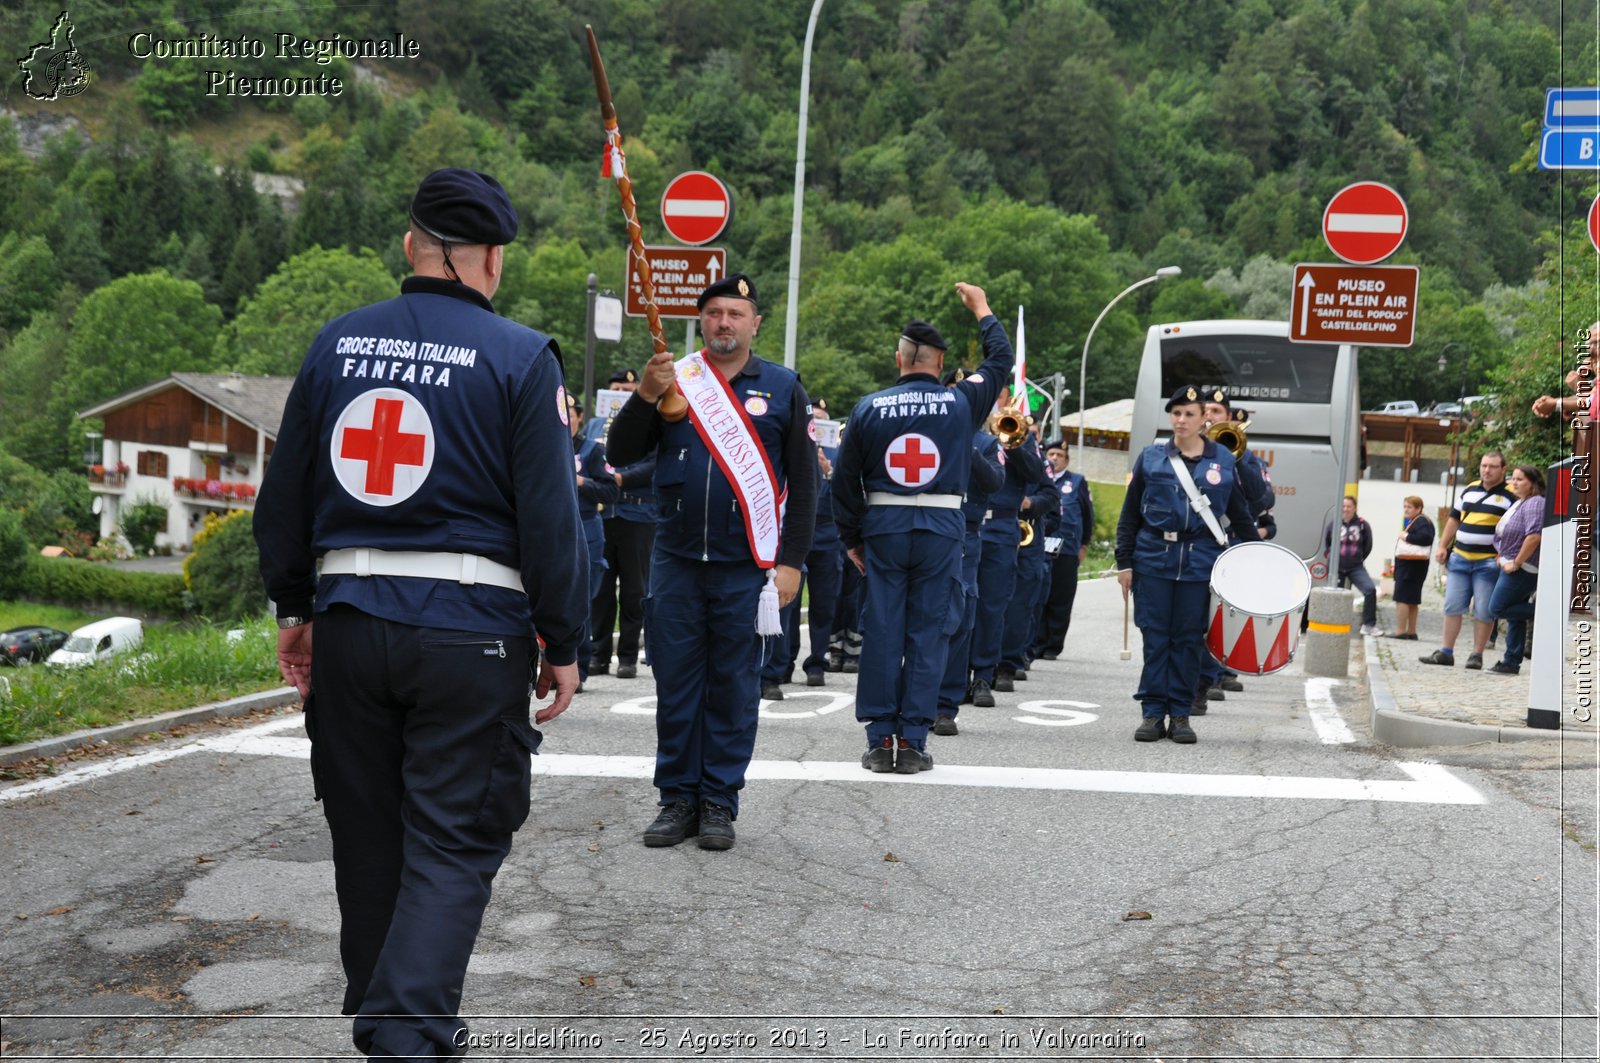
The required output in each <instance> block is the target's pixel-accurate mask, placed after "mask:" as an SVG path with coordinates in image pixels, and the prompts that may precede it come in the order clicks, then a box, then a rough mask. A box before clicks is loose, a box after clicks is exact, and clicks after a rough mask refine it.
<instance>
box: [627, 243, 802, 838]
mask: <svg viewBox="0 0 1600 1063" xmlns="http://www.w3.org/2000/svg"><path fill="white" fill-rule="evenodd" d="M698 305H699V309H700V332H701V335H703V336H704V337H705V340H706V346H705V348H704V349H703V350H702V351H700V352H697V353H696V354H693V355H690V356H689V357H687V358H685V359H684V360H683V361H682V363H680V364H678V365H677V366H674V364H673V361H672V355H671V353H670V352H665V351H664V352H662V353H660V354H657V355H656V356H655V357H653V358H651V359H650V361H649V363H648V364H647V365H646V366H645V369H644V372H643V373H642V374H641V379H640V381H639V390H638V391H636V392H634V394H633V397H632V398H630V399H629V400H628V402H627V405H625V406H623V408H622V409H621V410H620V411H619V412H618V413H617V416H616V419H615V420H614V421H612V423H611V436H610V447H611V454H612V460H613V464H617V465H622V466H626V465H630V464H632V463H633V462H636V461H639V460H641V459H643V458H644V457H645V455H646V454H648V453H650V452H651V451H652V450H653V451H654V452H655V454H656V475H655V491H656V506H657V513H658V516H657V525H656V539H655V552H654V556H653V557H652V559H651V564H650V596H649V598H647V599H646V600H645V638H646V639H647V640H649V644H650V662H651V671H652V672H653V673H654V675H655V683H656V771H655V785H656V789H658V790H659V791H660V793H661V796H660V801H659V804H660V805H661V813H660V814H659V815H658V816H657V817H656V819H655V821H654V822H653V823H651V824H650V826H649V827H647V828H646V829H645V832H644V843H645V844H646V845H649V846H665V845H677V844H678V843H679V842H681V841H683V840H684V839H685V838H688V837H691V836H693V835H695V834H696V833H698V834H699V837H700V847H701V848H702V849H728V848H731V847H732V846H733V843H734V831H733V821H734V820H735V819H736V818H737V817H738V814H739V791H740V789H742V788H743V786H744V773H745V769H746V768H748V767H749V765H750V757H751V754H752V753H753V751H754V749H755V742H756V722H757V715H758V712H759V710H760V704H761V690H760V685H759V683H760V670H761V654H762V650H763V640H762V639H761V638H758V637H757V634H756V621H757V612H758V604H760V603H761V599H762V598H763V597H767V598H768V599H769V602H770V606H771V612H770V619H771V624H772V628H771V633H772V634H774V635H775V634H776V633H777V619H778V610H779V608H781V607H782V606H784V605H787V604H788V603H789V601H790V600H791V599H793V598H794V596H795V594H796V593H798V591H799V588H800V566H801V565H802V564H804V563H805V558H806V553H807V552H808V551H809V550H810V549H811V535H812V526H813V522H814V521H815V519H816V506H817V457H816V446H815V444H814V443H812V441H811V435H810V424H811V403H810V400H809V399H807V398H806V393H805V389H804V388H803V387H801V386H800V379H799V377H798V376H797V375H796V374H795V372H794V371H793V370H791V369H785V368H784V367H783V366H781V365H775V364H773V363H772V362H768V361H765V360H763V359H761V358H759V357H757V356H756V355H755V354H753V353H751V350H750V342H751V340H753V339H754V338H755V334H756V330H757V329H758V328H760V325H761V317H760V314H759V313H758V312H757V304H756V289H755V284H754V282H752V281H751V280H750V278H749V277H746V276H745V275H744V274H742V273H734V274H730V275H729V276H727V277H725V278H723V279H722V280H720V281H718V282H716V283H715V284H713V285H711V286H710V287H708V288H707V289H706V290H705V291H703V292H701V293H700V299H699V302H698ZM674 384H676V387H677V388H678V389H679V390H680V391H681V392H682V393H683V396H684V398H685V399H687V400H688V403H689V415H688V416H687V417H685V418H683V419H682V420H679V421H676V422H670V421H667V420H666V419H665V418H663V417H662V416H660V412H659V410H658V405H659V403H660V401H661V399H662V397H663V396H664V395H665V394H666V392H667V390H668V388H669V387H672V386H674ZM785 492H787V503H786V508H785V509H784V510H782V514H783V515H782V517H781V521H780V509H779V506H780V502H781V501H782V500H783V499H784V497H785ZM761 611H762V612H763V613H764V612H766V607H765V606H762V608H761Z"/></svg>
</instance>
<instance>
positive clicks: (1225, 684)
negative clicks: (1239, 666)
mask: <svg viewBox="0 0 1600 1063" xmlns="http://www.w3.org/2000/svg"><path fill="white" fill-rule="evenodd" d="M618 674H619V675H620V674H621V673H620V672H619V673H618ZM1217 686H1219V687H1221V688H1222V689H1223V690H1226V691H1227V692H1228V693H1230V694H1240V693H1243V692H1244V684H1243V683H1241V682H1239V677H1238V676H1236V675H1225V676H1223V677H1222V682H1220V683H1218V684H1217Z"/></svg>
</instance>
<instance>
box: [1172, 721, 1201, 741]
mask: <svg viewBox="0 0 1600 1063" xmlns="http://www.w3.org/2000/svg"><path fill="white" fill-rule="evenodd" d="M1167 737H1168V738H1170V739H1172V740H1173V741H1174V742H1176V743H1178V744H1179V745H1181V746H1192V745H1194V744H1195V742H1197V741H1198V740H1199V739H1198V738H1196V736H1195V733H1194V728H1193V727H1190V726H1189V717H1187V716H1174V717H1172V718H1171V719H1170V720H1168V721H1167Z"/></svg>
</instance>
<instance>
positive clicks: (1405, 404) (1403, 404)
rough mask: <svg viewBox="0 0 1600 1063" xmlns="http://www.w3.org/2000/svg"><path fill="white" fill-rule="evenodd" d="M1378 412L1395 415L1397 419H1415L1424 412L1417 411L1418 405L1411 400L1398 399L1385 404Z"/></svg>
mask: <svg viewBox="0 0 1600 1063" xmlns="http://www.w3.org/2000/svg"><path fill="white" fill-rule="evenodd" d="M1378 412H1379V413H1390V414H1394V415H1395V416H1397V417H1415V416H1417V414H1419V413H1421V412H1422V411H1421V410H1419V409H1417V404H1416V403H1414V402H1412V401H1411V400H1410V399H1396V400H1395V401H1394V402H1386V403H1384V404H1383V407H1382V408H1381V409H1379V410H1378Z"/></svg>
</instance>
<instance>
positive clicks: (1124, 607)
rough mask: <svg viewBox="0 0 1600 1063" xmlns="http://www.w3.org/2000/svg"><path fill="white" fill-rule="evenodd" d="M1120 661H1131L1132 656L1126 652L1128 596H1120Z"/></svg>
mask: <svg viewBox="0 0 1600 1063" xmlns="http://www.w3.org/2000/svg"><path fill="white" fill-rule="evenodd" d="M1122 659H1123V660H1124V661H1127V660H1132V659H1133V654H1131V653H1129V652H1128V596H1127V595H1126V594H1124V595H1123V596H1122Z"/></svg>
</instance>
